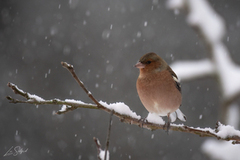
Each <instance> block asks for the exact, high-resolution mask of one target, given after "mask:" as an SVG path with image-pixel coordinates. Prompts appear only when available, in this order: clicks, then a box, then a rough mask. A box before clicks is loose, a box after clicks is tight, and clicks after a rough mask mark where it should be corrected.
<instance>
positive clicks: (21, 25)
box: [0, 0, 240, 160]
mask: <svg viewBox="0 0 240 160" xmlns="http://www.w3.org/2000/svg"><path fill="white" fill-rule="evenodd" d="M209 2H210V4H211V6H212V7H213V8H214V9H215V10H216V11H217V12H218V13H219V14H220V15H221V16H222V17H223V18H224V19H225V22H226V28H227V33H226V37H225V39H224V42H225V44H226V45H227V47H228V49H229V51H230V53H231V56H232V58H233V60H234V62H235V63H236V64H240V54H239V51H240V45H239V39H240V32H239V31H240V8H239V6H240V1H227V0H210V1H209ZM0 13H1V15H0V56H1V57H0V63H1V67H0V73H1V79H0V84H1V85H0V97H1V101H0V121H1V123H0V157H1V159H4V160H5V159H6V160H8V159H16V160H17V159H19V160H28V159H34V160H42V159H89V160H96V159H97V156H96V155H97V149H96V145H95V143H94V141H93V137H97V138H99V140H100V141H101V143H102V145H103V146H105V140H106V135H107V128H108V122H109V116H110V115H109V114H107V113H105V112H104V111H98V110H89V109H78V110H75V111H73V112H69V113H67V114H65V115H54V114H53V113H54V112H55V111H57V110H59V109H60V108H61V106H54V105H52V106H51V105H45V106H35V105H30V104H10V103H8V100H6V98H5V97H6V96H7V95H11V96H12V97H16V98H19V99H22V97H20V96H17V95H14V93H13V92H12V91H11V89H10V88H8V87H7V83H8V82H12V83H14V84H17V85H18V87H19V88H21V89H23V90H24V91H28V92H29V93H32V94H36V95H39V96H41V97H42V98H44V99H52V98H59V99H63V100H64V99H77V100H82V101H84V102H89V103H92V102H91V100H90V99H89V98H88V96H87V95H86V94H85V93H84V91H83V90H82V89H81V88H80V87H79V86H78V85H77V83H76V82H75V80H74V79H73V78H72V76H71V75H70V74H69V73H68V71H67V70H66V69H64V68H62V67H61V64H60V62H61V61H66V62H68V63H70V64H73V65H74V67H75V70H76V73H77V75H78V76H79V78H80V79H81V80H82V81H83V82H84V84H85V86H86V87H87V88H88V89H89V90H90V91H91V92H92V94H93V95H94V96H95V98H96V99H97V100H102V101H106V102H108V103H113V102H119V101H120V102H124V103H126V104H127V105H129V107H130V108H131V109H132V110H133V111H136V112H137V114H139V115H141V116H143V117H146V116H147V114H148V112H147V111H146V109H145V108H144V107H143V106H142V104H141V102H140V100H139V98H138V95H137V92H136V87H135V83H136V79H137V77H138V73H139V72H138V69H136V68H135V67H133V66H134V64H135V63H136V62H137V61H138V59H139V58H140V57H141V56H142V55H143V54H145V53H147V52H152V51H153V52H156V53H158V54H159V55H160V56H161V57H162V58H164V59H165V60H166V61H167V62H168V63H169V64H171V63H172V62H174V61H177V60H197V59H202V58H206V57H207V53H206V52H207V51H206V49H205V46H204V45H203V43H202V41H201V40H200V39H199V36H198V35H197V34H196V33H195V32H194V31H193V30H192V29H191V28H190V27H189V26H188V25H187V24H186V20H185V14H184V13H182V12H180V13H178V12H174V11H172V10H168V9H167V8H166V1H160V0H148V1H147V0H142V1H139V0H68V1H66V0H41V1H39V0H21V1H17V0H1V1H0ZM182 93H183V104H182V107H181V110H182V111H183V113H185V115H186V116H187V118H188V119H187V122H186V123H185V124H186V125H189V126H194V127H197V126H199V127H211V128H214V127H215V124H216V122H217V121H218V118H219V117H218V109H219V105H220V99H221V97H220V94H219V88H218V86H217V85H216V82H215V81H214V80H213V79H211V78H204V79H199V80H195V81H189V82H183V83H182ZM238 103H239V102H238ZM176 123H179V122H176ZM180 123H181V122H180ZM205 139H206V138H200V137H198V136H196V135H192V134H187V133H181V132H171V133H170V135H167V134H166V133H165V131H162V130H158V131H153V132H152V131H149V130H146V129H142V128H139V127H137V126H131V125H127V124H124V123H121V122H120V121H119V120H118V119H117V118H116V117H114V118H113V126H112V131H111V137H110V146H109V148H110V156H111V159H124V160H125V159H134V160H135V159H149V160H150V159H163V160H175V159H194V160H201V159H208V157H207V156H205V155H204V154H203V153H202V152H201V144H202V142H203V141H204V140H205ZM12 146H13V147H15V146H21V147H22V148H24V149H27V148H28V151H27V153H23V154H21V155H18V156H15V157H14V156H5V157H3V155H4V154H5V153H6V152H7V150H8V149H10V148H11V147H12Z"/></svg>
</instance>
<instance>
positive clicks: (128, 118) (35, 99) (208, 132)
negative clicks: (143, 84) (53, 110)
mask: <svg viewBox="0 0 240 160" xmlns="http://www.w3.org/2000/svg"><path fill="white" fill-rule="evenodd" d="M62 65H63V66H64V67H65V65H67V66H68V67H69V66H70V68H68V67H67V68H68V70H69V71H70V72H71V73H72V75H73V77H74V78H75V80H76V81H77V82H78V83H79V85H80V86H81V87H82V88H83V89H84V91H85V92H86V93H87V94H88V95H89V97H90V98H91V99H92V100H93V101H94V102H95V103H96V104H88V103H84V102H82V101H76V100H68V99H66V100H64V101H63V100H59V99H52V100H44V99H43V98H41V97H39V96H37V95H32V94H30V93H28V92H25V91H23V90H21V89H19V88H18V87H17V86H16V85H15V84H13V83H8V84H7V85H8V87H10V88H11V89H12V90H13V92H14V93H15V94H19V95H21V96H22V97H24V98H26V99H27V100H26V101H21V100H17V99H14V98H12V97H10V96H7V99H8V100H9V101H10V103H28V104H35V105H43V104H53V105H59V104H61V105H63V107H62V109H61V110H59V111H58V112H57V114H63V113H67V112H69V111H73V110H75V109H77V108H89V109H100V110H104V111H105V112H108V113H111V114H113V115H115V116H116V117H118V118H119V119H120V121H121V122H124V123H128V124H132V125H137V126H139V127H142V128H145V129H149V130H157V129H164V124H157V123H153V122H149V121H141V117H140V116H132V114H133V113H134V112H132V111H131V110H130V113H129V114H126V113H121V112H119V111H118V109H117V108H116V107H114V106H112V105H105V104H101V103H99V102H98V101H97V102H96V99H95V98H94V97H93V96H92V94H91V93H90V91H88V90H87V89H86V88H85V86H84V85H83V83H82V82H81V81H80V80H79V78H78V77H77V76H76V74H75V72H74V70H73V67H72V65H69V64H67V63H65V62H62ZM65 68H66V67H65ZM89 93H90V94H89ZM134 114H135V113H134ZM225 127H230V126H225ZM222 128H224V125H222V124H221V123H217V127H216V129H211V128H199V127H197V128H194V127H189V126H186V125H177V124H171V126H170V128H169V130H172V131H179V132H185V133H192V134H196V135H199V136H200V137H215V138H217V139H220V140H226V141H230V140H231V141H233V142H232V143H233V144H240V131H237V130H234V129H233V127H232V128H231V129H232V130H233V132H231V134H230V135H226V134H225V135H222V134H219V133H220V132H221V133H222V132H223V131H224V130H223V129H222Z"/></svg>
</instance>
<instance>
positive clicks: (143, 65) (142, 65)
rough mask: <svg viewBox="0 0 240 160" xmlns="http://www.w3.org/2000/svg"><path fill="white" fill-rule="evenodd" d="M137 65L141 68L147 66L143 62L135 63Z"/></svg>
mask: <svg viewBox="0 0 240 160" xmlns="http://www.w3.org/2000/svg"><path fill="white" fill-rule="evenodd" d="M135 67H137V68H139V69H141V68H144V67H145V64H142V63H141V62H138V63H137V64H135Z"/></svg>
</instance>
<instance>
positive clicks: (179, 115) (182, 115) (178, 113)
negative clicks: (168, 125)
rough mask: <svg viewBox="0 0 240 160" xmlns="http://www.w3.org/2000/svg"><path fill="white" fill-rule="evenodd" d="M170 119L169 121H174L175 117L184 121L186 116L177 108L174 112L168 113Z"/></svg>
mask: <svg viewBox="0 0 240 160" xmlns="http://www.w3.org/2000/svg"><path fill="white" fill-rule="evenodd" d="M170 119H171V122H174V121H176V119H179V120H181V121H183V122H186V120H187V117H186V116H185V115H184V114H183V113H182V111H181V110H180V109H177V110H176V111H175V112H173V113H171V114H170Z"/></svg>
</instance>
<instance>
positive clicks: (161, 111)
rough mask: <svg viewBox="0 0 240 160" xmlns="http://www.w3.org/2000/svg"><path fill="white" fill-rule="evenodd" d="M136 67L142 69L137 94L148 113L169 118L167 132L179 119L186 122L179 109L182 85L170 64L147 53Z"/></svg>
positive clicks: (153, 54)
mask: <svg viewBox="0 0 240 160" xmlns="http://www.w3.org/2000/svg"><path fill="white" fill-rule="evenodd" d="M135 67H137V68H139V69H140V73H139V76H138V79H137V85H136V86H137V92H138V95H139V98H140V100H141V102H142V104H143V105H144V107H145V108H146V109H147V110H148V112H150V113H155V114H158V115H159V116H167V117H168V122H167V123H165V126H166V127H167V131H168V130H169V127H170V122H174V121H175V120H176V119H177V118H178V119H180V120H181V121H186V116H185V115H184V114H183V113H182V112H181V111H180V109H179V107H180V105H181V103H182V94H181V85H180V83H179V81H178V77H177V75H176V74H175V73H174V72H173V70H172V69H171V68H170V67H169V66H168V64H167V63H166V62H165V61H164V60H163V59H162V58H161V57H160V56H158V55H157V54H155V53H147V54H145V55H143V56H142V57H141V58H140V60H139V62H138V63H137V64H136V65H135Z"/></svg>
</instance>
